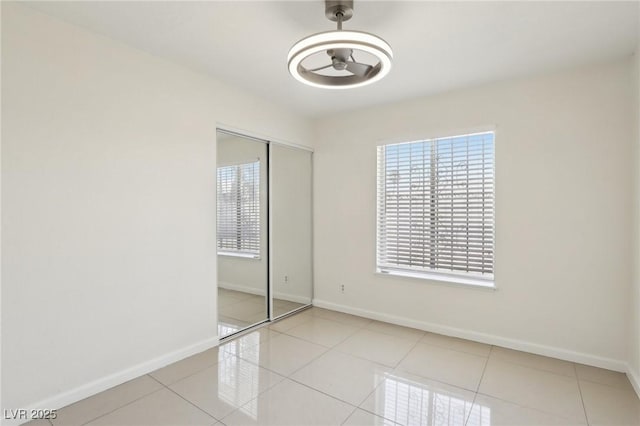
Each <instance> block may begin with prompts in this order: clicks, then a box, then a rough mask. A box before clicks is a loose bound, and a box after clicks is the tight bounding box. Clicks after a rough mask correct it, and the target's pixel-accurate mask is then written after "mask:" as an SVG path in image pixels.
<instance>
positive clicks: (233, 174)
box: [217, 161, 260, 257]
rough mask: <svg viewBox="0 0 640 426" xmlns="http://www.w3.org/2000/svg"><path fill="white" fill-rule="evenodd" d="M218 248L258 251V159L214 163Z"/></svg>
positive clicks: (245, 252)
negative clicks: (232, 162)
mask: <svg viewBox="0 0 640 426" xmlns="http://www.w3.org/2000/svg"><path fill="white" fill-rule="evenodd" d="M217 211H218V252H219V253H221V254H229V255H239V256H247V257H258V256H259V255H260V162H259V161H256V162H253V163H246V164H238V165H232V166H222V167H218V210H217Z"/></svg>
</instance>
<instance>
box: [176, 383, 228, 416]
mask: <svg viewBox="0 0 640 426" xmlns="http://www.w3.org/2000/svg"><path fill="white" fill-rule="evenodd" d="M165 388H166V389H167V390H168V391H169V392H171V393H173V394H174V395H176V396H177V397H178V398H180V399H182V400H183V401H185V402H186V403H188V404H189V405H193V406H194V407H196V408H197V409H198V410H200V411H202V412H203V413H204V414H205V415H207V416H209V417H211V418H212V419H213V420H215V423H218V422H219V421H220V420H222V419H218V418H217V417H214V416H212V415H211V414H209V413H208V412H207V411H205V410H204V409H202V408H201V407H200V406H198V404H196V403H194V402H192V401H189V400H188V399H187V398H185V397H184V396H182V395H180V394H179V393H178V392H176V391H174V390H173V389H171V388H170V387H169V386H165ZM215 423H212V425H213V424H215Z"/></svg>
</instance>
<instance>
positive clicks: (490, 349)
mask: <svg viewBox="0 0 640 426" xmlns="http://www.w3.org/2000/svg"><path fill="white" fill-rule="evenodd" d="M492 351H493V345H491V346H490V347H489V354H488V355H487V360H486V361H485V362H484V367H483V368H482V374H481V375H480V380H478V385H477V386H476V390H475V392H476V395H477V394H478V392H480V384H482V379H484V373H485V372H486V371H487V365H489V357H490V356H491V352H492ZM474 401H475V398H474Z"/></svg>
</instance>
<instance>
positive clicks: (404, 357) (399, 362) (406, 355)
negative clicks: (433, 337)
mask: <svg viewBox="0 0 640 426" xmlns="http://www.w3.org/2000/svg"><path fill="white" fill-rule="evenodd" d="M418 343H420V339H418V340H417V341H416V342H415V343H414V344H413V346H411V348H410V349H409V350H408V351H407V353H406V354H404V356H403V357H402V358H400V360H399V361H398V362H396V364H395V365H394V366H392V367H391V368H392V369H393V370H395V369H396V368H398V366H399V365H400V364H401V363H402V361H404V360H405V359H406V358H407V357H408V356H409V354H410V353H411V352H412V351H413V350H414V349H415V348H416V347H417V346H418Z"/></svg>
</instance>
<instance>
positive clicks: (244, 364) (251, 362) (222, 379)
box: [218, 333, 260, 419]
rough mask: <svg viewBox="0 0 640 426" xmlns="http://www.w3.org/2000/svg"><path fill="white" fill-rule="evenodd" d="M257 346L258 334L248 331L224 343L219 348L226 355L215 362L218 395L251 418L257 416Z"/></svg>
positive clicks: (258, 342) (258, 373)
mask: <svg viewBox="0 0 640 426" xmlns="http://www.w3.org/2000/svg"><path fill="white" fill-rule="evenodd" d="M247 349H250V350H247ZM259 349H260V334H259V333H250V334H247V335H245V336H242V337H240V338H238V339H236V340H232V341H231V342H229V343H225V344H224V346H223V347H222V350H223V351H224V352H225V356H223V357H222V359H221V360H220V362H219V363H218V398H220V400H222V401H225V402H227V403H228V404H229V405H231V406H233V407H237V408H239V409H240V411H242V412H243V413H245V414H247V415H248V416H250V417H251V418H253V419H257V416H258V400H257V398H256V396H257V395H258V388H259V384H260V368H259V367H258V360H259V357H260V351H259ZM229 355H234V356H229ZM240 356H242V358H244V360H243V359H241V358H240ZM245 360H246V361H245ZM243 404H244V405H243Z"/></svg>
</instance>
